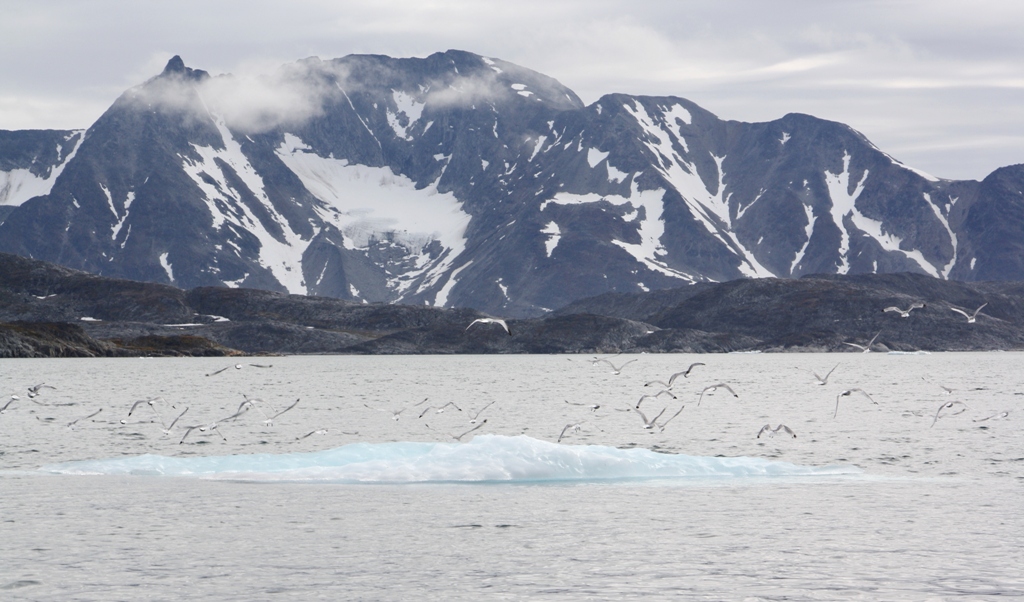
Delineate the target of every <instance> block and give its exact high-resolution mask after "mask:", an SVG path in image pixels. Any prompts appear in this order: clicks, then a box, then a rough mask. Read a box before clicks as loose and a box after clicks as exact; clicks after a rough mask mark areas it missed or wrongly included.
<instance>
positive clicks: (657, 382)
mask: <svg viewBox="0 0 1024 602" xmlns="http://www.w3.org/2000/svg"><path fill="white" fill-rule="evenodd" d="M703 365H705V364H704V363H702V362H694V363H692V364H690V367H689V368H687V369H686V370H683V371H682V372H676V373H675V374H673V375H672V376H670V377H668V382H665V381H663V380H652V381H651V382H648V383H644V386H645V387H649V386H651V385H661V386H663V387H665V388H666V389H671V388H672V385H673V384H675V382H676V379H677V378H679V377H680V376H682V377H683V378H689V377H690V370H693V369H694V367H696V366H703Z"/></svg>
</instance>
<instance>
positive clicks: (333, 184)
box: [276, 134, 470, 293]
mask: <svg viewBox="0 0 1024 602" xmlns="http://www.w3.org/2000/svg"><path fill="white" fill-rule="evenodd" d="M276 152H277V156H278V157H279V158H280V159H281V160H282V161H283V162H284V164H285V165H286V166H287V167H288V169H290V170H291V171H292V172H293V173H294V174H295V175H296V176H298V178H299V180H301V181H302V184H303V186H305V187H306V189H307V190H309V192H310V193H311V194H312V195H313V196H315V197H317V198H318V199H320V200H321V201H322V202H323V203H324V206H323V207H322V208H320V210H319V214H320V216H321V217H322V218H323V219H324V220H325V221H328V222H332V223H333V224H334V225H335V226H336V227H337V228H338V230H340V231H341V233H342V235H343V244H344V246H345V248H348V249H353V250H363V251H365V250H366V249H367V248H368V247H369V246H370V245H371V244H372V243H374V242H376V241H381V240H391V241H393V242H394V243H396V244H398V245H400V246H402V247H404V249H405V252H406V254H407V256H408V258H409V259H410V260H411V262H412V263H411V265H412V267H411V268H410V269H408V270H407V271H404V272H401V273H395V274H393V278H392V279H391V281H390V282H389V287H390V288H392V289H394V290H396V291H397V292H399V293H403V292H404V291H406V290H408V289H410V288H411V287H412V286H414V285H416V286H417V288H416V291H417V292H420V291H422V290H425V288H427V287H429V286H431V285H433V284H434V283H436V282H437V281H438V280H439V279H440V278H441V277H442V276H443V275H444V274H445V273H447V272H448V270H449V268H450V266H451V264H452V262H453V261H455V259H456V257H458V256H459V254H460V253H462V252H463V251H464V250H465V248H466V238H465V233H466V227H467V226H468V225H469V221H470V216H469V214H467V213H466V212H465V211H463V210H462V202H461V201H459V200H458V199H457V198H456V197H455V195H454V194H453V193H451V192H446V193H440V192H438V190H437V182H434V183H433V184H431V185H429V186H426V187H424V188H419V189H418V188H417V187H416V183H415V182H413V181H412V180H410V179H409V178H407V177H406V176H403V175H400V174H396V173H394V172H393V171H391V169H390V168H388V167H369V166H366V165H355V164H350V163H349V162H348V161H347V160H345V159H335V158H332V157H321V156H319V155H317V154H315V153H314V152H312V150H311V149H310V147H309V146H307V145H306V144H305V143H304V142H303V141H302V140H301V139H299V138H298V137H296V136H294V135H292V134H286V135H285V138H284V142H283V143H282V144H281V145H280V146H279V147H278V148H277V151H276ZM435 242H436V243H440V247H441V249H440V252H438V251H436V250H432V249H433V247H434V243H435Z"/></svg>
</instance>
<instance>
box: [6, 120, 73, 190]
mask: <svg viewBox="0 0 1024 602" xmlns="http://www.w3.org/2000/svg"><path fill="white" fill-rule="evenodd" d="M76 134H77V135H78V140H76V141H75V146H74V148H72V149H71V152H69V153H68V154H67V156H66V157H64V160H63V161H62V162H60V163H59V164H57V165H55V166H54V167H53V169H52V170H51V171H50V175H49V176H48V177H45V178H41V177H39V176H37V175H35V174H34V173H32V172H31V171H29V170H27V169H12V170H10V171H0V205H12V206H15V207H17V206H21V205H22V204H24V202H25V201H27V200H29V199H31V198H35V197H37V196H43V195H46V194H50V190H52V189H53V184H54V182H56V181H57V176H59V175H60V174H61V172H62V171H64V166H65V165H67V164H68V161H70V160H71V159H72V158H74V156H75V154H76V153H77V152H78V147H79V146H81V144H82V139H83V138H84V137H85V136H84V134H85V130H80V131H76V132H73V133H72V134H71V135H70V136H69V137H68V139H70V138H71V137H72V136H74V135H76ZM60 151H61V147H60V146H58V147H57V153H58V155H59V154H60Z"/></svg>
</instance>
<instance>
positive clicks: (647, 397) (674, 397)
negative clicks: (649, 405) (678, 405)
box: [636, 389, 678, 408]
mask: <svg viewBox="0 0 1024 602" xmlns="http://www.w3.org/2000/svg"><path fill="white" fill-rule="evenodd" d="M661 395H668V396H669V397H671V398H672V399H678V398H677V397H676V396H675V395H673V394H672V391H669V390H668V389H662V390H661V391H658V392H657V393H655V394H654V395H642V396H641V397H640V400H639V401H637V402H636V407H638V408H639V407H640V404H642V403H643V402H644V400H645V399H657V398H658V397H659V396H661Z"/></svg>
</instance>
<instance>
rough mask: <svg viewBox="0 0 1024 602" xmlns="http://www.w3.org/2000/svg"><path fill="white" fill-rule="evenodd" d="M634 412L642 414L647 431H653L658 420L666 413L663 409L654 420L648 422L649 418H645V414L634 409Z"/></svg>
mask: <svg viewBox="0 0 1024 602" xmlns="http://www.w3.org/2000/svg"><path fill="white" fill-rule="evenodd" d="M633 411H634V412H636V413H637V414H640V418H642V419H643V421H644V428H645V429H647V430H651V429H652V428H654V421H655V420H657V419H658V418H661V415H662V414H664V413H665V408H661V411H660V412H658V415H657V416H655V417H654V418H651V419H650V420H648V419H647V416H645V415H644V413H643V412H642V411H640V410H639V409H637V408H633Z"/></svg>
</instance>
